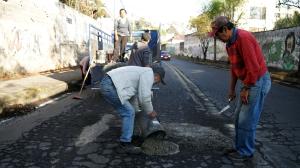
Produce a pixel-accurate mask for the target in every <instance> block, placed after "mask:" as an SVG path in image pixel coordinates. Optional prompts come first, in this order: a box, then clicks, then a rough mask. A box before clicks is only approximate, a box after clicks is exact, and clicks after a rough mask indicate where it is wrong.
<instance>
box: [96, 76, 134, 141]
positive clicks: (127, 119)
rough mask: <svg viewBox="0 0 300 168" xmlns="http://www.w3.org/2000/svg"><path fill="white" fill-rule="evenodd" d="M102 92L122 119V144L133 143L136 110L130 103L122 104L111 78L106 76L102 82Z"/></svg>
mask: <svg viewBox="0 0 300 168" xmlns="http://www.w3.org/2000/svg"><path fill="white" fill-rule="evenodd" d="M100 91H101V93H102V95H103V96H104V99H105V100H106V101H107V102H108V103H109V104H111V105H112V106H113V107H114V108H115V109H116V110H117V112H118V113H119V115H120V116H121V118H122V130H121V131H122V133H121V137H120V141H121V142H131V138H132V134H133V127H134V117H135V110H134V108H133V106H132V105H131V104H130V103H129V101H125V102H124V104H121V101H120V99H119V96H118V93H117V91H116V88H115V85H114V84H113V82H112V80H111V78H110V77H109V76H108V75H105V76H104V77H103V79H102V80H101V82H100Z"/></svg>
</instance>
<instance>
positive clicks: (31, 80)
mask: <svg viewBox="0 0 300 168" xmlns="http://www.w3.org/2000/svg"><path fill="white" fill-rule="evenodd" d="M79 80H81V73H80V69H79V68H76V69H68V70H64V71H58V72H48V73H41V74H39V75H33V76H28V77H24V78H20V79H13V80H3V81H0V114H1V113H2V112H3V110H4V109H5V108H9V107H11V106H13V105H26V104H31V103H34V102H37V101H40V100H43V99H46V98H49V97H51V96H54V95H57V94H59V93H62V92H64V91H66V90H68V84H70V83H76V82H78V81H79Z"/></svg>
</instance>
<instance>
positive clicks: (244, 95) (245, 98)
mask: <svg viewBox="0 0 300 168" xmlns="http://www.w3.org/2000/svg"><path fill="white" fill-rule="evenodd" d="M240 96H241V100H242V103H243V104H248V102H249V101H248V99H249V89H242V91H241V95H240Z"/></svg>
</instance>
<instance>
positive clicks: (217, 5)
mask: <svg viewBox="0 0 300 168" xmlns="http://www.w3.org/2000/svg"><path fill="white" fill-rule="evenodd" d="M244 1H245V0H212V1H211V3H210V4H209V5H208V6H206V7H205V8H206V11H207V13H208V16H209V18H210V19H213V18H214V17H216V16H218V15H223V16H227V17H228V18H229V19H230V20H232V21H233V22H235V23H237V22H238V21H239V19H240V18H241V16H242V15H243V12H241V13H239V15H238V16H237V17H235V15H236V14H237V13H236V9H237V8H238V7H239V6H241V5H242V4H243V3H244Z"/></svg>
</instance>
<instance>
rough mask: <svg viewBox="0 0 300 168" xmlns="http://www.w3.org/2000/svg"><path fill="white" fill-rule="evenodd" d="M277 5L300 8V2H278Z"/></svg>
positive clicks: (298, 0)
mask: <svg viewBox="0 0 300 168" xmlns="http://www.w3.org/2000/svg"><path fill="white" fill-rule="evenodd" d="M277 5H278V6H287V7H291V6H293V7H296V8H300V0H278V3H277Z"/></svg>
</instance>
